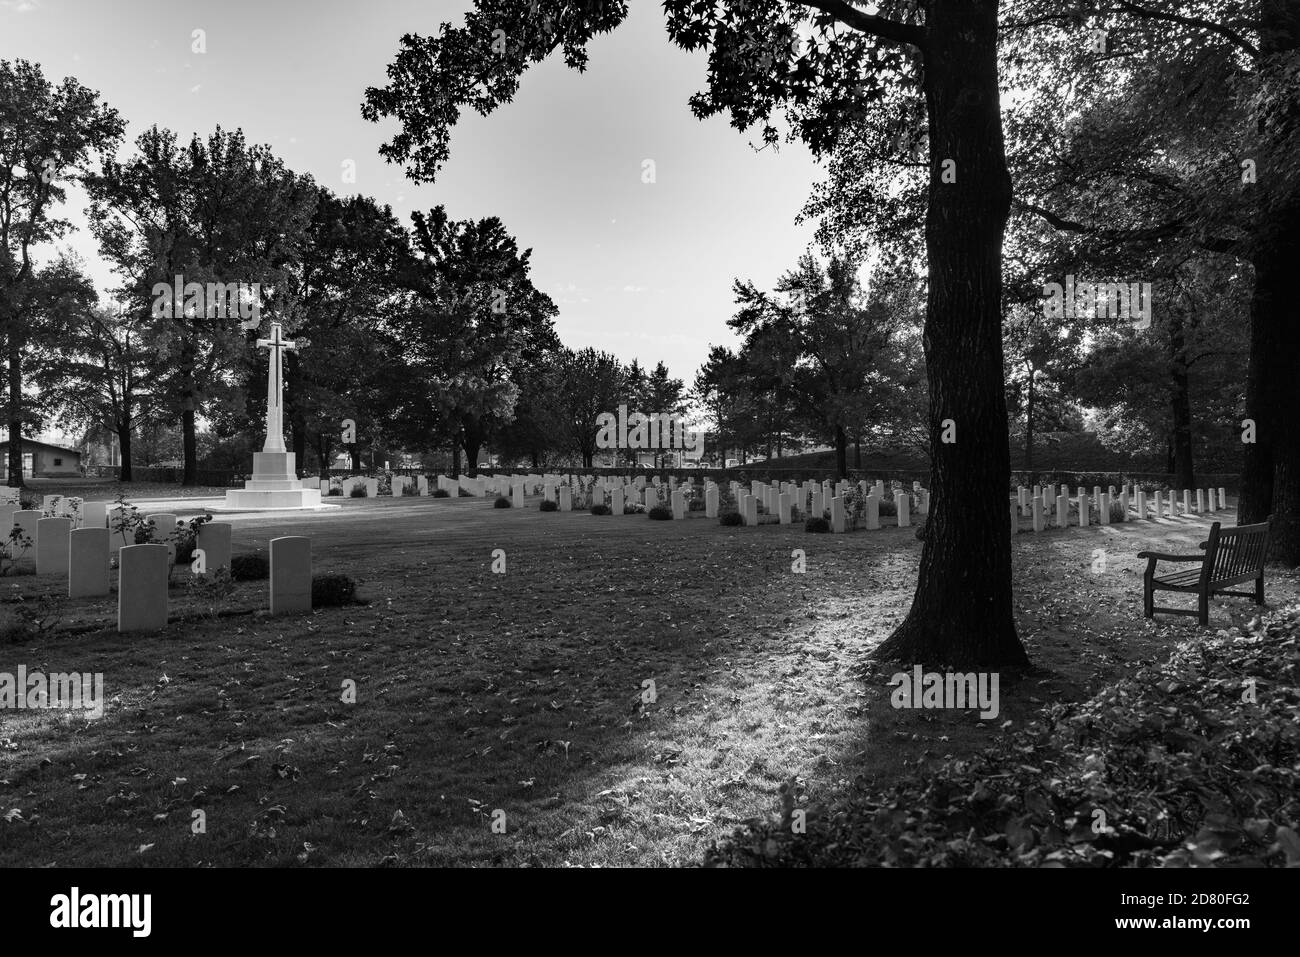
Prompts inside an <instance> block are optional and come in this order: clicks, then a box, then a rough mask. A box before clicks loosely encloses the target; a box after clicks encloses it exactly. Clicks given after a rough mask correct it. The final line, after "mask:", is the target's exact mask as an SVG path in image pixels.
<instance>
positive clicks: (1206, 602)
mask: <svg viewBox="0 0 1300 957" xmlns="http://www.w3.org/2000/svg"><path fill="white" fill-rule="evenodd" d="M1196 620H1197V621H1199V622H1200V623H1201V627H1202V628H1204V627H1205V626H1207V625H1208V624H1209V623H1210V596H1209V595H1208V594H1201V595H1200V596H1198V598H1197V603H1196Z"/></svg>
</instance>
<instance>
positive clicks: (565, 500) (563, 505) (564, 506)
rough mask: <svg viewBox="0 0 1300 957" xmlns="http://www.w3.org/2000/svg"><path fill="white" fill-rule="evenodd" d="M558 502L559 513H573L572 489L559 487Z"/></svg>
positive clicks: (563, 486) (565, 486) (564, 486)
mask: <svg viewBox="0 0 1300 957" xmlns="http://www.w3.org/2000/svg"><path fill="white" fill-rule="evenodd" d="M559 502H560V511H561V512H572V511H573V489H571V488H569V486H567V485H561V486H560V495H559Z"/></svg>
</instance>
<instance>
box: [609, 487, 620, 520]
mask: <svg viewBox="0 0 1300 957" xmlns="http://www.w3.org/2000/svg"><path fill="white" fill-rule="evenodd" d="M609 513H610V514H611V515H622V514H623V489H622V488H620V487H618V486H615V487H614V488H612V489H610V491H609Z"/></svg>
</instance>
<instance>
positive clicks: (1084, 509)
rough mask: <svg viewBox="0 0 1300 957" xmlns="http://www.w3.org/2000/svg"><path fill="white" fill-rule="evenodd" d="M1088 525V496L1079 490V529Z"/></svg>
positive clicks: (1089, 519) (1089, 520) (1089, 521)
mask: <svg viewBox="0 0 1300 957" xmlns="http://www.w3.org/2000/svg"><path fill="white" fill-rule="evenodd" d="M1089 524H1091V516H1089V514H1088V496H1087V494H1086V493H1085V492H1084V491H1083V489H1080V490H1079V527H1080V528H1087V527H1088V525H1089Z"/></svg>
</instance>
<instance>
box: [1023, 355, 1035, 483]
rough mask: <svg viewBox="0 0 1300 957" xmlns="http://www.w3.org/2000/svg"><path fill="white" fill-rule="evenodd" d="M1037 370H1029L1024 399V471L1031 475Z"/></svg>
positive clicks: (1032, 468) (1032, 469) (1032, 467)
mask: <svg viewBox="0 0 1300 957" xmlns="http://www.w3.org/2000/svg"><path fill="white" fill-rule="evenodd" d="M1037 371H1038V370H1036V369H1030V370H1029V385H1028V386H1027V387H1026V392H1027V393H1028V394H1027V395H1026V397H1025V471H1026V472H1029V473H1031V474H1032V473H1033V471H1034V411H1035V409H1034V399H1035V398H1036V396H1035V394H1034V393H1035V389H1034V376H1035V374H1036V373H1037Z"/></svg>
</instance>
